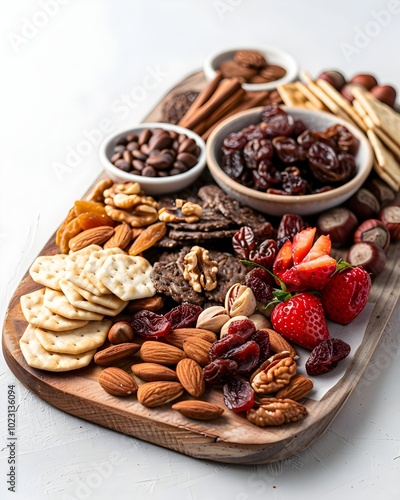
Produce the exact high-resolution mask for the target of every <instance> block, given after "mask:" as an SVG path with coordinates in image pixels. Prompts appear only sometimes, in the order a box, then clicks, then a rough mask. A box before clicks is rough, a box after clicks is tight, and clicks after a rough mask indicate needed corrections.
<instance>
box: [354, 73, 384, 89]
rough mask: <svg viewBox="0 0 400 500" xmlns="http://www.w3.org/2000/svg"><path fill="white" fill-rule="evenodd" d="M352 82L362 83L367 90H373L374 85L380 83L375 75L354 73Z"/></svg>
mask: <svg viewBox="0 0 400 500" xmlns="http://www.w3.org/2000/svg"><path fill="white" fill-rule="evenodd" d="M350 83H358V84H359V85H362V86H363V87H364V88H366V89H367V90H371V89H372V87H375V85H378V81H377V79H376V78H375V77H374V75H371V74H357V75H354V76H353V78H352V79H351V80H350Z"/></svg>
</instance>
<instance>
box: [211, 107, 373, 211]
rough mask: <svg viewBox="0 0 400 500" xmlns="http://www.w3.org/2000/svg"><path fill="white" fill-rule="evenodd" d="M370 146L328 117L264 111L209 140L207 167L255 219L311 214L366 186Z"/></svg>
mask: <svg viewBox="0 0 400 500" xmlns="http://www.w3.org/2000/svg"><path fill="white" fill-rule="evenodd" d="M372 163H373V154H372V149H371V146H370V144H369V142H368V140H367V138H366V136H365V135H364V134H363V132H362V131H361V130H360V129H358V128H357V127H355V126H353V125H352V124H350V123H349V122H347V121H346V120H343V119H341V118H339V117H337V116H335V115H333V114H330V113H326V112H321V111H313V110H308V109H303V108H288V107H285V106H279V105H277V104H269V105H267V106H264V107H258V108H254V109H251V110H247V111H243V112H240V113H237V114H235V115H232V116H231V117H229V118H227V119H226V120H224V121H223V122H221V123H220V124H219V125H218V126H217V127H216V128H215V129H214V131H213V132H212V133H211V135H210V137H209V138H208V140H207V164H208V168H209V170H210V172H211V175H212V176H213V178H214V180H215V181H216V183H217V184H218V185H219V186H220V187H221V188H222V189H223V190H224V191H225V192H226V193H227V194H229V195H230V196H231V197H233V198H235V199H237V200H238V201H240V202H241V203H243V204H245V205H248V206H250V207H252V208H254V209H256V210H259V211H260V212H263V213H266V214H269V215H275V216H282V215H284V214H285V213H288V212H291V213H296V214H298V215H312V214H316V213H319V212H320V211H322V210H327V209H328V208H332V207H335V206H338V205H340V204H342V203H343V202H344V201H346V200H347V199H348V198H350V197H351V196H352V195H353V194H354V193H355V192H356V191H357V190H358V189H359V188H360V187H361V185H362V184H363V183H364V181H365V180H366V179H367V177H368V175H369V173H370V171H371V169H372Z"/></svg>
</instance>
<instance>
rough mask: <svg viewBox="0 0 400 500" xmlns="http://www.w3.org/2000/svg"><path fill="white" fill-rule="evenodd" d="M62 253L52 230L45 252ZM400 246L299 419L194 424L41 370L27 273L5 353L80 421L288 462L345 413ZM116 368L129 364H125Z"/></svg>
mask: <svg viewBox="0 0 400 500" xmlns="http://www.w3.org/2000/svg"><path fill="white" fill-rule="evenodd" d="M203 85H204V76H203V74H202V73H196V74H194V75H191V76H189V77H188V78H186V79H184V80H183V81H182V82H181V83H180V84H178V85H177V86H176V87H175V88H174V89H172V90H171V92H169V93H168V94H167V95H166V96H165V97H164V98H163V99H162V100H161V102H160V103H159V104H158V105H157V106H156V107H155V108H154V110H153V111H152V112H151V113H150V114H149V116H148V117H146V120H145V121H159V120H160V119H161V111H162V106H163V103H164V102H165V100H166V99H167V98H168V97H169V96H170V94H173V93H174V92H177V91H181V90H187V89H200V88H201V87H202V86H203ZM51 253H58V248H57V247H56V246H55V244H54V235H53V236H52V237H51V238H50V240H49V242H48V243H47V244H46V246H45V247H44V248H43V250H42V252H41V255H46V254H51ZM399 257H400V246H399V244H398V243H396V244H392V245H391V247H390V249H389V251H388V262H387V265H386V267H385V270H384V271H383V272H382V273H381V274H380V275H379V276H378V277H377V279H376V280H375V281H374V283H373V287H372V291H371V296H370V302H372V303H374V304H375V307H374V309H373V312H372V315H371V317H370V321H369V323H368V327H367V330H366V332H365V335H364V338H363V341H362V343H361V344H360V346H359V348H358V349H357V350H356V352H354V354H353V356H352V360H351V363H350V364H349V366H348V368H347V370H346V372H345V373H344V375H343V376H342V378H341V379H340V380H339V382H338V383H337V384H336V385H335V386H334V387H333V388H331V389H330V390H329V391H328V392H327V393H326V394H325V395H324V397H323V398H322V399H321V400H320V401H314V400H313V399H306V400H305V402H304V404H305V406H306V407H307V410H308V415H307V416H306V417H305V418H304V419H303V420H302V421H300V422H298V423H296V424H290V425H285V426H280V427H275V428H274V427H272V428H266V429H261V428H258V427H256V426H254V425H252V424H250V423H249V422H247V420H246V419H245V418H243V417H242V416H240V415H237V414H235V413H233V412H230V411H229V410H226V411H225V412H224V415H223V416H222V417H221V418H220V419H217V420H214V421H210V422H197V421H195V420H190V419H188V418H185V417H183V416H182V415H180V414H179V413H178V412H176V411H173V410H171V409H170V408H169V407H167V408H164V407H161V408H156V409H148V408H145V407H144V406H142V405H140V403H138V402H137V400H136V398H135V397H132V398H118V397H115V396H111V395H109V394H107V393H106V392H105V391H104V390H103V389H102V388H101V387H100V385H99V383H98V381H97V377H98V373H99V372H100V370H101V367H98V366H96V365H94V364H93V363H92V364H91V365H89V366H88V367H87V368H84V369H81V370H77V371H74V372H66V373H51V372H45V371H41V370H36V369H33V368H31V367H29V366H28V365H27V363H26V362H25V359H24V357H23V356H22V353H21V350H20V347H19V339H20V338H21V336H22V334H23V332H24V330H25V328H26V326H27V323H26V320H25V318H24V317H23V315H22V312H21V309H20V306H19V299H20V296H21V295H23V294H26V293H28V292H30V291H32V290H35V289H37V288H39V287H40V286H39V285H37V284H36V283H34V282H33V281H32V279H31V277H30V276H29V274H28V273H27V274H26V275H25V276H24V278H23V279H22V281H21V283H20V284H19V286H18V288H17V290H16V292H15V293H14V295H13V297H12V299H11V301H10V304H9V306H8V311H7V314H6V318H5V321H4V325H3V335H2V342H3V355H4V357H5V360H6V362H7V364H8V366H9V368H10V369H11V371H12V372H13V373H14V374H15V376H16V377H17V378H18V379H19V380H20V381H21V382H22V383H23V384H24V385H25V386H26V387H28V388H29V389H30V390H31V391H32V392H34V393H35V394H37V395H38V396H39V397H40V398H42V399H43V400H45V401H47V402H48V403H50V404H51V405H53V406H55V407H57V408H59V409H61V410H63V411H65V412H67V413H70V414H72V415H75V416H77V417H80V418H82V419H85V420H88V421H90V422H93V423H96V424H99V425H101V426H104V427H107V428H110V429H113V430H115V431H118V432H121V433H124V434H126V435H129V436H133V437H136V438H139V439H142V440H144V441H148V442H151V443H154V444H157V445H159V446H163V447H165V448H169V449H172V450H175V451H177V452H179V453H182V454H185V455H189V456H192V457H196V458H200V459H206V460H213V461H217V462H225V463H241V464H262V463H269V462H273V461H278V460H282V459H286V458H288V457H290V456H292V455H294V454H296V453H298V452H299V451H301V450H303V449H304V448H306V447H307V446H309V445H310V444H311V443H312V442H313V441H315V440H316V439H318V438H319V437H320V436H321V435H322V434H323V433H324V431H326V429H327V428H328V426H329V424H330V423H331V422H332V420H333V419H334V418H335V416H336V414H337V413H338V412H339V411H340V409H341V407H342V406H343V404H344V403H345V401H346V399H347V398H348V397H349V395H350V393H351V392H352V390H353V389H354V388H355V386H356V384H357V382H358V381H359V379H360V378H361V376H362V373H363V371H364V369H365V368H366V367H367V365H368V362H369V360H370V358H371V356H372V354H373V352H374V350H375V348H376V346H377V344H378V342H379V340H380V338H381V336H382V335H383V333H384V331H385V327H386V324H387V322H388V320H389V318H390V316H391V314H392V311H393V309H394V307H395V305H396V302H397V299H398V295H399V290H400V272H399ZM119 366H122V367H125V368H129V366H130V363H129V364H128V365H127V366H126V365H124V364H123V363H121V364H120V365H119ZM204 399H206V400H208V401H211V402H216V403H218V404H220V405H221V406H224V403H223V400H222V394H221V392H220V391H218V390H215V389H208V390H207V392H206V394H205V397H204Z"/></svg>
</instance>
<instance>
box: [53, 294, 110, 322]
mask: <svg viewBox="0 0 400 500" xmlns="http://www.w3.org/2000/svg"><path fill="white" fill-rule="evenodd" d="M43 305H44V306H45V307H47V308H48V309H49V310H50V311H51V312H53V313H56V314H59V315H60V316H64V318H69V319H83V320H88V321H99V320H102V319H103V316H104V315H103V314H98V313H95V312H93V311H87V310H85V309H79V308H78V307H76V306H73V305H72V304H71V303H70V302H69V301H68V299H67V297H66V296H65V295H64V293H63V292H58V291H57V290H52V289H51V288H46V291H45V293H44V298H43Z"/></svg>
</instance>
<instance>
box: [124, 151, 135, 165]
mask: <svg viewBox="0 0 400 500" xmlns="http://www.w3.org/2000/svg"><path fill="white" fill-rule="evenodd" d="M122 158H123V159H124V160H125V161H126V163H132V160H133V156H132V153H131V152H130V151H128V150H127V149H125V151H124V152H123V154H122Z"/></svg>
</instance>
